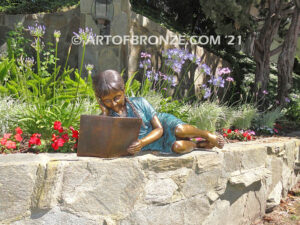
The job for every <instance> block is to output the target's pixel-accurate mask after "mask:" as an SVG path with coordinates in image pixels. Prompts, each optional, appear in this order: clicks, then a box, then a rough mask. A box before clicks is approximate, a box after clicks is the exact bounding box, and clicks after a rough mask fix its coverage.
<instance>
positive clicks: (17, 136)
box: [15, 134, 23, 142]
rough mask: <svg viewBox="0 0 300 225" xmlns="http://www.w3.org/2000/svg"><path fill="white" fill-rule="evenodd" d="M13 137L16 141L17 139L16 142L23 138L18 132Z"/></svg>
mask: <svg viewBox="0 0 300 225" xmlns="http://www.w3.org/2000/svg"><path fill="white" fill-rule="evenodd" d="M15 139H16V141H18V142H21V141H22V140H23V138H22V137H21V135H20V134H16V135H15Z"/></svg>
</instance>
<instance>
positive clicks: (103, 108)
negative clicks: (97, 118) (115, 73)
mask: <svg viewBox="0 0 300 225" xmlns="http://www.w3.org/2000/svg"><path fill="white" fill-rule="evenodd" d="M97 101H98V104H99V106H100V109H101V111H102V114H101V115H103V116H108V114H109V110H108V108H106V107H105V105H104V104H103V103H102V101H101V100H100V99H98V98H97Z"/></svg>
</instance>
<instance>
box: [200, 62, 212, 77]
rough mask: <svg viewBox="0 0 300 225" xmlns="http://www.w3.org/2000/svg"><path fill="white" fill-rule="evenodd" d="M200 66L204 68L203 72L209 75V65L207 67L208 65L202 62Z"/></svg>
mask: <svg viewBox="0 0 300 225" xmlns="http://www.w3.org/2000/svg"><path fill="white" fill-rule="evenodd" d="M200 67H201V68H202V69H203V70H204V72H205V73H206V74H207V75H210V67H209V66H208V65H206V64H202V65H201V66H200Z"/></svg>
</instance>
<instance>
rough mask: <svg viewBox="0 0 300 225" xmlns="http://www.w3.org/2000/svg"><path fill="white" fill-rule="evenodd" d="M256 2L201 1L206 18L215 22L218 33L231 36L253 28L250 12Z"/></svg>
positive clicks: (229, 0) (250, 0)
mask: <svg viewBox="0 0 300 225" xmlns="http://www.w3.org/2000/svg"><path fill="white" fill-rule="evenodd" d="M254 2H255V0H243V1H240V0H224V1H218V0H213V1H205V0H199V3H200V5H201V7H202V12H203V13H204V14H205V16H206V18H209V19H210V20H212V21H214V28H215V31H216V33H218V34H230V35H238V34H240V33H241V31H242V30H247V29H249V28H250V27H251V26H253V21H252V20H251V16H250V14H249V10H250V7H252V6H253V3H254Z"/></svg>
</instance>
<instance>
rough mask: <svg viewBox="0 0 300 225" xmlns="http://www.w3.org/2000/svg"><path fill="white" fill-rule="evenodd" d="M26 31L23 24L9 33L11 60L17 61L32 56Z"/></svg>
mask: <svg viewBox="0 0 300 225" xmlns="http://www.w3.org/2000/svg"><path fill="white" fill-rule="evenodd" d="M24 32H25V29H24V27H23V25H22V23H17V24H16V25H15V29H14V30H11V31H9V32H8V33H7V40H6V44H7V50H8V58H9V59H17V58H20V57H21V56H23V57H24V58H25V57H27V56H32V54H33V52H32V49H30V40H29V39H28V38H25V34H24Z"/></svg>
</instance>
